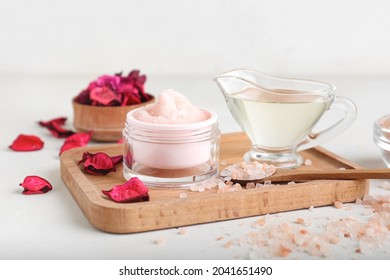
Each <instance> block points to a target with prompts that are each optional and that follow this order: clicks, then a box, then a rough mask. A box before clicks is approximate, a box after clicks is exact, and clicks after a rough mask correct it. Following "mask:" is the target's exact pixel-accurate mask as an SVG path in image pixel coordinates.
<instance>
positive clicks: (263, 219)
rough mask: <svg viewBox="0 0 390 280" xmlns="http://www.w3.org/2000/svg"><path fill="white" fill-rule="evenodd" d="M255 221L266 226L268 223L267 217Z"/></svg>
mask: <svg viewBox="0 0 390 280" xmlns="http://www.w3.org/2000/svg"><path fill="white" fill-rule="evenodd" d="M255 223H256V224H257V225H259V226H264V225H265V223H266V219H265V217H261V218H260V219H258V220H257V221H256V222H255Z"/></svg>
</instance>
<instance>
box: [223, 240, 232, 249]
mask: <svg viewBox="0 0 390 280" xmlns="http://www.w3.org/2000/svg"><path fill="white" fill-rule="evenodd" d="M232 246H233V242H232V241H228V242H226V243H225V244H223V247H224V248H226V249H229V248H231V247H232Z"/></svg>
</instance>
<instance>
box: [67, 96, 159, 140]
mask: <svg viewBox="0 0 390 280" xmlns="http://www.w3.org/2000/svg"><path fill="white" fill-rule="evenodd" d="M151 97H152V98H151V99H150V100H149V101H147V102H144V103H140V104H136V105H129V106H107V107H104V106H92V105H84V104H80V103H78V102H76V101H75V98H74V99H73V100H72V104H73V114H74V115H73V126H74V128H75V130H76V131H77V132H88V131H93V133H92V140H95V141H102V142H115V141H118V140H120V139H121V138H122V130H123V129H124V127H125V123H126V115H127V113H128V112H129V111H131V110H133V109H136V108H139V107H142V106H145V105H147V104H150V103H153V102H154V101H155V98H154V97H153V96H151Z"/></svg>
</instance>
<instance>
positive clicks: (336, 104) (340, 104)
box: [297, 96, 357, 151]
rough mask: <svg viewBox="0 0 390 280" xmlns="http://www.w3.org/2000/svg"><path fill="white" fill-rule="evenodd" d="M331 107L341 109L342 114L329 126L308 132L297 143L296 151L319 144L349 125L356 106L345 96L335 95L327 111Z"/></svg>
mask: <svg viewBox="0 0 390 280" xmlns="http://www.w3.org/2000/svg"><path fill="white" fill-rule="evenodd" d="M333 109H341V110H342V111H344V116H343V117H342V118H341V119H340V120H338V121H337V122H336V123H335V124H333V125H331V126H330V127H328V128H326V129H324V130H322V131H319V132H317V133H310V134H309V135H308V136H307V138H306V139H305V140H304V141H302V142H301V143H300V144H299V145H298V147H297V150H298V151H302V150H306V149H309V148H312V147H314V146H318V145H319V144H321V143H323V142H326V141H328V140H330V139H331V138H333V137H335V136H336V135H338V134H340V133H342V132H343V131H344V130H346V129H347V128H348V127H350V126H351V125H352V124H353V122H354V121H355V119H356V114H357V110H356V106H355V104H354V103H353V102H352V101H351V100H350V99H348V98H346V97H341V96H336V97H335V99H334V101H333V102H332V104H331V106H330V107H329V109H328V111H329V110H333Z"/></svg>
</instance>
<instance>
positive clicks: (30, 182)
mask: <svg viewBox="0 0 390 280" xmlns="http://www.w3.org/2000/svg"><path fill="white" fill-rule="evenodd" d="M19 185H20V186H22V187H23V188H24V190H23V194H43V193H47V192H48V191H51V190H52V189H53V187H52V186H51V184H50V183H49V182H48V181H47V180H45V179H43V178H41V177H39V176H27V177H26V178H24V180H23V182H22V183H20V184H19Z"/></svg>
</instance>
